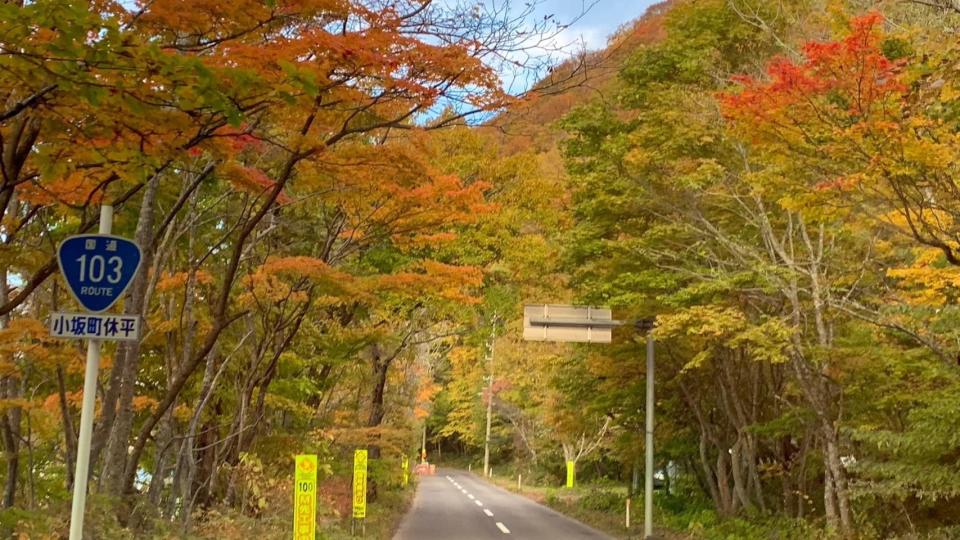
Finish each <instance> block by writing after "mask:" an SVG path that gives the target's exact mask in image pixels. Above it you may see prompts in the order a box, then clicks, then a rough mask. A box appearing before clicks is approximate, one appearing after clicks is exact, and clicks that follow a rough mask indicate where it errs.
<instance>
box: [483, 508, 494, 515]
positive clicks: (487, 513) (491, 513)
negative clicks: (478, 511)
mask: <svg viewBox="0 0 960 540" xmlns="http://www.w3.org/2000/svg"><path fill="white" fill-rule="evenodd" d="M483 513H484V514H486V515H487V516H489V517H493V512H491V511H490V510H488V509H486V508H484V509H483Z"/></svg>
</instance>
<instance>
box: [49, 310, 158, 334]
mask: <svg viewBox="0 0 960 540" xmlns="http://www.w3.org/2000/svg"><path fill="white" fill-rule="evenodd" d="M50 335H51V336H52V337H56V338H64V339H99V340H105V341H137V340H138V339H140V317H139V316H137V315H112V314H109V313H52V314H51V315H50Z"/></svg>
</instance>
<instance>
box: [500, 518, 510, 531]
mask: <svg viewBox="0 0 960 540" xmlns="http://www.w3.org/2000/svg"><path fill="white" fill-rule="evenodd" d="M497 528H498V529H500V532H502V533H503V534H510V529H508V528H507V526H506V525H504V524H503V523H500V522H499V521H498V522H497Z"/></svg>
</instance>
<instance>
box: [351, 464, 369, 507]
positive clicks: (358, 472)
mask: <svg viewBox="0 0 960 540" xmlns="http://www.w3.org/2000/svg"><path fill="white" fill-rule="evenodd" d="M353 517H354V519H364V518H365V517H367V450H366V449H363V450H357V451H355V452H354V453H353Z"/></svg>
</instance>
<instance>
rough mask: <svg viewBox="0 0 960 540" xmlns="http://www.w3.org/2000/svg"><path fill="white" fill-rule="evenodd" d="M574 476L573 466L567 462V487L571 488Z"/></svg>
mask: <svg viewBox="0 0 960 540" xmlns="http://www.w3.org/2000/svg"><path fill="white" fill-rule="evenodd" d="M575 476H576V471H575V465H574V463H573V462H572V461H568V462H567V487H568V488H572V487H573V483H574V477H575Z"/></svg>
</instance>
